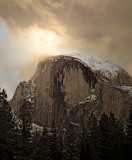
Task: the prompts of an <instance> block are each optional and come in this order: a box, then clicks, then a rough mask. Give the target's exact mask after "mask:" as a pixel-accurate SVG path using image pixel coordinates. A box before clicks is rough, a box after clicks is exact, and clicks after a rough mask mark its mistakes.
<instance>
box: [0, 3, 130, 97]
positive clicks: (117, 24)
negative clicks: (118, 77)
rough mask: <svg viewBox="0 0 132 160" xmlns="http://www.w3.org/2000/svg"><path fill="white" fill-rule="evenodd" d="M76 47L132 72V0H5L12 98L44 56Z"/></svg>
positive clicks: (3, 70) (2, 71)
mask: <svg viewBox="0 0 132 160" xmlns="http://www.w3.org/2000/svg"><path fill="white" fill-rule="evenodd" d="M72 51H73V52H81V53H82V54H89V55H93V56H96V57H100V58H103V59H105V60H108V61H110V62H112V63H114V64H117V65H118V66H120V67H122V68H124V69H125V70H126V71H127V72H128V73H129V74H130V75H132V0H0V86H1V87H2V88H5V89H6V91H7V93H8V97H9V99H10V98H12V96H13V94H14V91H15V88H16V86H17V85H18V84H19V82H20V81H21V80H27V79H29V77H31V76H32V75H33V73H34V72H35V68H36V65H37V63H38V62H39V60H40V59H42V58H43V57H46V56H48V55H50V54H54V55H55V54H58V53H62V54H63V53H69V52H72Z"/></svg>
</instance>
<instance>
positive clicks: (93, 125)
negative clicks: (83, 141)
mask: <svg viewBox="0 0 132 160" xmlns="http://www.w3.org/2000/svg"><path fill="white" fill-rule="evenodd" d="M86 127H87V139H88V142H89V149H90V153H91V159H93V160H97V159H98V145H99V144H98V143H99V142H98V123H97V118H96V116H95V115H94V114H93V113H92V114H91V115H90V117H89V118H88V120H87V124H86Z"/></svg>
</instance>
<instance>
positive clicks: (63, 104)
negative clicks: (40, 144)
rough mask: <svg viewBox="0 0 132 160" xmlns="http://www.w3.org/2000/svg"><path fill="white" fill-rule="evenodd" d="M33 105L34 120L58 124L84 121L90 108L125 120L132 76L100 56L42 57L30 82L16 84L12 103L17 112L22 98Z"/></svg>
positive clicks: (38, 122) (129, 99) (95, 111)
mask: <svg viewBox="0 0 132 160" xmlns="http://www.w3.org/2000/svg"><path fill="white" fill-rule="evenodd" d="M22 99H26V100H27V101H29V102H30V103H31V106H32V115H33V116H32V117H33V120H32V121H33V122H34V123H36V124H39V125H45V126H49V125H50V124H51V123H52V121H53V120H54V121H55V123H56V125H57V126H58V127H62V126H63V125H66V123H67V122H69V121H70V122H72V123H73V124H81V123H82V121H83V119H85V117H87V116H88V115H89V114H90V113H91V112H94V113H95V114H96V115H97V116H98V117H100V115H101V113H102V112H106V113H109V112H110V111H113V112H114V113H115V117H117V118H120V119H121V120H123V121H125V120H126V118H127V115H128V111H129V108H130V105H131V99H132V78H131V77H130V76H129V75H128V74H127V73H126V72H125V71H124V70H123V69H121V68H119V67H118V66H115V65H113V64H110V63H109V62H107V61H103V60H101V59H99V58H93V57H89V56H87V57H81V56H56V57H52V58H49V59H46V60H43V61H41V62H40V63H39V64H38V66H37V70H36V73H35V74H34V76H33V77H32V78H31V79H30V80H29V81H28V82H21V83H20V85H19V86H18V87H17V89H16V92H15V94H14V97H13V99H12V100H11V106H12V110H13V112H14V113H15V114H16V115H18V114H19V109H20V107H19V106H20V105H19V103H20V101H21V100H22Z"/></svg>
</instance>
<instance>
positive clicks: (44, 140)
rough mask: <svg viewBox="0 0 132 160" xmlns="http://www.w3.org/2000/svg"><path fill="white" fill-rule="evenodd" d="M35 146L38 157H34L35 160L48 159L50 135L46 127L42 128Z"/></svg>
mask: <svg viewBox="0 0 132 160" xmlns="http://www.w3.org/2000/svg"><path fill="white" fill-rule="evenodd" d="M36 148H38V150H37V152H36V155H37V157H38V158H36V160H47V159H50V135H49V130H48V129H47V128H46V127H44V128H43V132H42V135H41V136H40V139H39V141H38V143H36Z"/></svg>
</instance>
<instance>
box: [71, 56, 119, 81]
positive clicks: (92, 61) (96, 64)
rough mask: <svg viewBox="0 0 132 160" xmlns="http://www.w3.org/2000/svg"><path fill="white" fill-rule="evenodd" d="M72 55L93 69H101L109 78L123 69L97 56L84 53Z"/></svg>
mask: <svg viewBox="0 0 132 160" xmlns="http://www.w3.org/2000/svg"><path fill="white" fill-rule="evenodd" d="M70 56H71V57H74V58H77V59H78V61H80V60H81V61H83V62H84V63H85V64H86V65H87V66H88V67H90V68H91V69H92V70H94V71H100V72H101V73H103V75H104V76H105V77H106V78H108V79H111V78H114V77H116V76H117V75H118V73H119V72H120V71H121V69H120V68H119V67H118V66H116V65H114V64H111V63H109V62H108V61H104V60H102V59H100V58H97V57H92V56H89V55H82V54H71V55H70Z"/></svg>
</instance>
